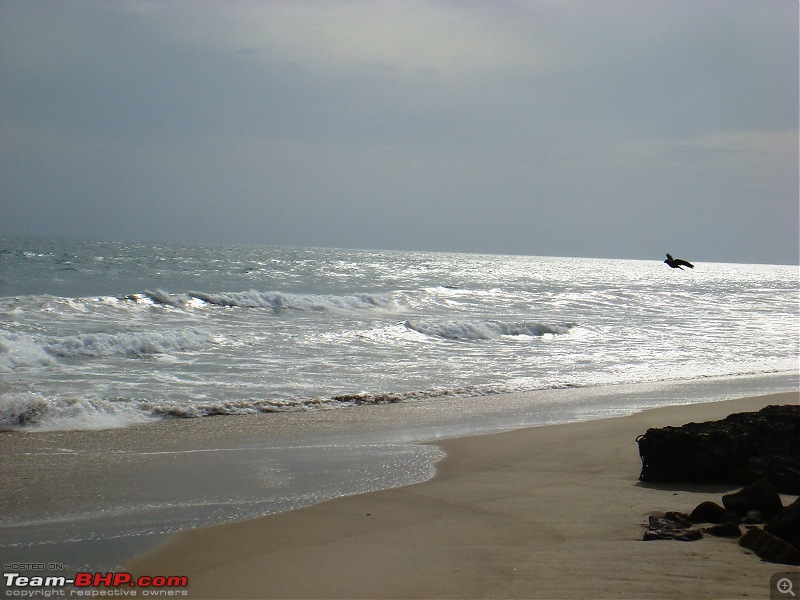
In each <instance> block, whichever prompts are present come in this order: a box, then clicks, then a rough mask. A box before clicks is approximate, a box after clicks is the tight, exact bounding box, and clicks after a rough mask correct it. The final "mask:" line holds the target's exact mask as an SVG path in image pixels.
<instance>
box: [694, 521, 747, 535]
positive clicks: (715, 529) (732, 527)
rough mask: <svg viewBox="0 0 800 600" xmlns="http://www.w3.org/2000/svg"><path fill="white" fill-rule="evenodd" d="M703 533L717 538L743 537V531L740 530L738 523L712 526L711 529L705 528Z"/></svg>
mask: <svg viewBox="0 0 800 600" xmlns="http://www.w3.org/2000/svg"><path fill="white" fill-rule="evenodd" d="M703 532H704V533H708V534H710V535H713V536H715V537H729V538H738V537H739V536H741V535H742V530H741V529H739V525H738V524H737V523H721V524H719V525H712V526H711V527H705V528H704V529H703Z"/></svg>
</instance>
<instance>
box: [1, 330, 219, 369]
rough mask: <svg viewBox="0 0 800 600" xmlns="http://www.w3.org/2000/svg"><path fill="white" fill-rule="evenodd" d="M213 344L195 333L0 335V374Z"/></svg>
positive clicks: (186, 350)
mask: <svg viewBox="0 0 800 600" xmlns="http://www.w3.org/2000/svg"><path fill="white" fill-rule="evenodd" d="M216 342H217V339H216V338H215V337H214V336H213V335H211V334H209V333H204V332H201V331H197V330H195V329H185V330H182V331H175V332H169V333H155V332H141V333H132V332H119V333H84V334H80V335H71V336H66V337H56V338H54V337H47V338H39V337H37V336H33V335H27V334H6V333H0V372H6V373H8V372H11V371H14V370H15V369H17V368H21V367H29V368H30V367H43V366H48V365H51V364H53V363H54V362H55V359H56V358H67V357H98V356H131V357H136V356H147V355H153V354H170V353H172V352H190V351H197V350H202V349H204V348H208V347H210V346H211V345H213V344H215V343H216Z"/></svg>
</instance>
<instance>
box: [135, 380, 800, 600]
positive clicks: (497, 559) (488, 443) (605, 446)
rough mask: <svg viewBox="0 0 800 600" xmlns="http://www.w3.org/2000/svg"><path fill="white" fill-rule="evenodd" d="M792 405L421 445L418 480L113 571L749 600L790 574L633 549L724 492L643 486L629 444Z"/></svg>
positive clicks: (418, 588)
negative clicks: (656, 520)
mask: <svg viewBox="0 0 800 600" xmlns="http://www.w3.org/2000/svg"><path fill="white" fill-rule="evenodd" d="M798 400H800V397H799V396H798V393H797V392H790V393H783V394H775V395H769V396H760V397H749V398H741V399H737V400H726V401H722V402H712V403H702V404H689V405H682V406H667V407H661V408H654V409H648V410H645V411H642V412H638V413H636V414H633V415H628V416H622V417H614V418H607V419H601V420H593V421H583V422H578V423H569V424H564V425H545V426H539V427H532V428H527V429H517V430H513V431H507V432H501V433H492V434H484V435H477V436H471V437H461V438H453V439H447V440H443V441H435V442H428V443H429V444H434V445H436V446H438V447H440V448H442V449H443V450H444V452H445V458H444V459H442V460H441V461H440V462H439V463H438V464H437V466H436V475H435V476H434V477H433V478H432V479H429V480H427V481H424V482H422V483H416V484H412V485H406V486H404V487H397V488H392V489H387V490H381V491H377V492H368V493H365V494H359V495H355V496H346V497H341V498H336V499H333V500H328V501H325V502H322V503H319V504H314V505H311V506H307V507H305V508H300V509H297V510H293V511H290V512H284V513H278V514H273V515H268V516H265V517H260V518H256V519H251V520H248V521H240V522H236V523H230V524H224V525H217V526H210V527H203V528H199V529H194V530H189V531H184V532H180V533H178V534H175V535H173V536H171V537H170V538H169V539H168V540H167V541H166V542H165V543H164V544H163V545H162V546H160V547H158V548H156V549H154V550H151V551H148V552H146V553H145V554H143V555H142V556H140V557H138V558H135V559H133V560H131V561H129V563H128V565H127V567H126V568H128V569H129V570H131V571H132V572H134V573H138V574H143V575H153V574H156V573H158V574H163V575H186V576H188V578H189V582H190V586H189V588H188V589H189V597H192V598H271V597H273V598H292V597H294V598H356V597H360V598H366V597H369V598H390V597H404V598H432V597H441V598H449V597H464V598H479V597H480V598H487V597H506V598H537V597H538V598H558V597H568V598H572V597H599V598H605V597H637V598H645V597H646V598H661V597H675V598H679V597H685V598H702V597H706V598H728V597H742V596H744V595H748V594H749V595H750V596H757V597H764V596H766V595H767V594H768V593H769V580H770V577H771V575H773V574H774V573H777V572H781V571H787V570H790V569H791V568H790V567H785V566H781V565H775V564H770V563H764V562H762V561H760V560H759V559H758V558H757V557H755V556H753V555H752V554H751V553H749V552H748V551H746V550H744V549H742V548H740V547H739V546H738V545H737V544H736V541H735V540H733V541H732V540H727V539H721V538H711V537H708V536H707V537H706V538H704V539H702V540H699V541H696V542H676V541H653V542H643V541H642V535H643V533H644V529H645V528H644V525H645V524H646V522H647V517H648V516H649V514H652V513H654V512H657V511H664V510H678V511H691V509H692V508H694V506H696V505H697V504H699V503H700V502H702V501H704V500H718V498H719V495H720V494H721V493H725V492H726V491H729V490H732V489H736V488H737V487H739V486H734V485H731V486H720V485H706V486H698V485H681V484H670V485H651V484H647V485H645V484H642V483H641V482H639V481H638V476H639V472H640V469H641V462H640V459H639V456H638V448H637V446H636V443H635V437H636V436H637V435H639V434H641V433H644V432H645V431H646V429H647V428H649V427H661V426H665V425H683V424H684V423H686V422H689V421H705V420H717V419H721V418H724V417H725V416H727V415H728V414H731V413H733V412H746V411H751V410H758V409H760V408H761V407H763V406H766V405H769V404H787V403H797V402H798ZM789 499H790V498H788V497H787V499H786V500H785V502H784V503H787V501H788V500H789Z"/></svg>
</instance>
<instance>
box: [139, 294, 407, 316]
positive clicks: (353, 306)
mask: <svg viewBox="0 0 800 600" xmlns="http://www.w3.org/2000/svg"><path fill="white" fill-rule="evenodd" d="M126 299H127V300H130V301H132V302H136V303H150V304H156V305H161V306H171V307H175V308H188V307H192V306H193V307H201V306H203V305H209V306H222V307H226V308H233V307H236V308H267V309H272V310H307V311H327V310H342V311H346V310H363V309H370V308H393V307H394V304H395V303H394V301H393V300H392V299H391V297H390V296H389V295H387V294H352V295H347V296H336V295H324V294H288V293H284V292H259V291H257V290H250V291H247V292H225V293H213V294H212V293H206V292H186V293H180V294H170V293H168V292H165V291H163V290H156V291H146V292H144V293H141V294H133V295H131V296H127V297H126Z"/></svg>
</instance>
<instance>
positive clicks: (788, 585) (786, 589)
mask: <svg viewBox="0 0 800 600" xmlns="http://www.w3.org/2000/svg"><path fill="white" fill-rule="evenodd" d="M775 587H776V588H778V591H779V592H780V593H781V594H789V595H790V596H791V597H792V598H797V594H795V593H794V592H793V591H792V580H791V579H789V578H788V577H782V578H781V579H778V583H777V584H775Z"/></svg>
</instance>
